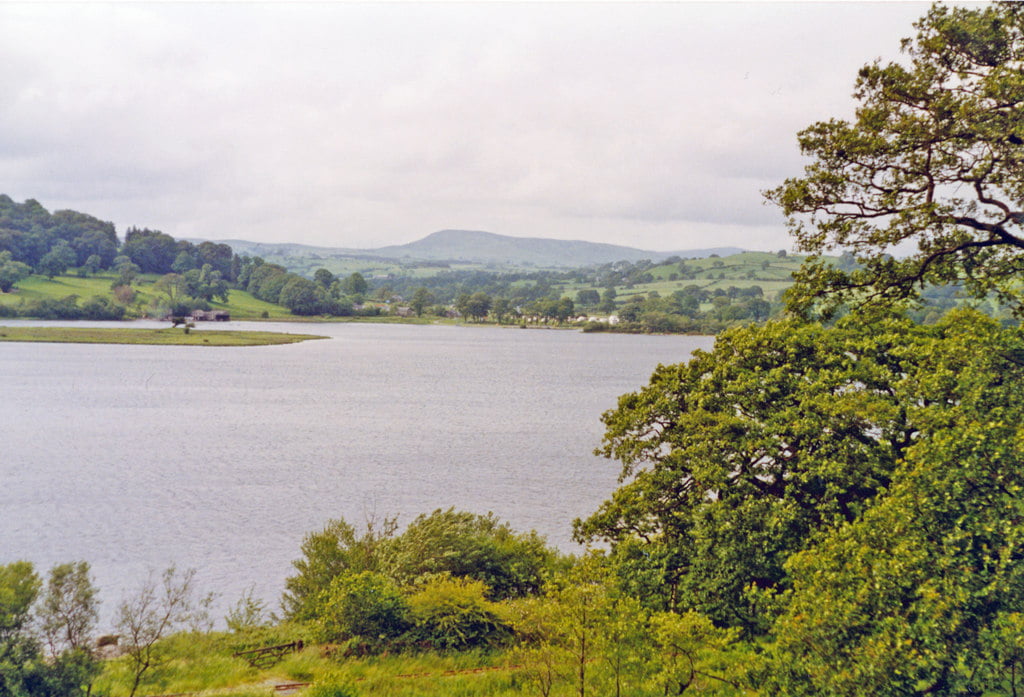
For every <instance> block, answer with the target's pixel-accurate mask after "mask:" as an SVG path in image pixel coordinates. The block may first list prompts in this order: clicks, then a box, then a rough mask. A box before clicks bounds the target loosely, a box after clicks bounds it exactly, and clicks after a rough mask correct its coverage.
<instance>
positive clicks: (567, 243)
mask: <svg viewBox="0 0 1024 697" xmlns="http://www.w3.org/2000/svg"><path fill="white" fill-rule="evenodd" d="M216 241H217V242H222V243H224V244H228V245H230V246H231V247H232V248H233V249H234V250H235V252H236V253H238V254H249V255H257V256H262V255H267V254H270V253H285V252H287V253H289V254H292V255H296V254H298V255H302V254H304V253H306V254H319V255H324V256H339V255H341V256H351V257H373V258H378V259H394V260H405V259H408V260H410V261H450V262H458V261H464V262H473V263H478V264H495V265H502V266H504V265H517V266H519V265H521V266H537V267H576V266H591V265H595V264H608V263H611V262H616V261H630V262H635V261H639V260H640V259H650V260H651V261H660V260H663V259H666V258H668V257H671V256H679V257H683V258H704V257H709V256H711V255H712V254H717V255H718V256H729V255H731V254H738V253H739V252H742V251H743V250H742V249H740V248H739V247H713V248H708V249H690V250H681V251H674V252H656V251H651V250H644V249H637V248H635V247H625V246H621V245H615V244H605V243H600V242H585V241H582V240H555V239H547V238H540V237H510V236H508V235H498V234H495V233H493V232H484V231H481V230H439V231H437V232H434V233H431V234H429V235H427V236H426V237H424V238H423V239H420V240H417V241H415V242H409V243H408V244H401V245H390V246H387V247H378V248H376V249H351V248H341V247H319V246H312V245H301V244H291V243H262V242H250V241H248V240H216ZM261 250H262V251H261Z"/></svg>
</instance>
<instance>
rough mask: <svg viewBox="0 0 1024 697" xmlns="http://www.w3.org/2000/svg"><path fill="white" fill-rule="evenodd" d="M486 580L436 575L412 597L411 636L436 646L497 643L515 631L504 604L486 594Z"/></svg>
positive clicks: (442, 648)
mask: <svg viewBox="0 0 1024 697" xmlns="http://www.w3.org/2000/svg"><path fill="white" fill-rule="evenodd" d="M486 592H487V586H486V585H484V583H483V582H482V581H470V580H467V579H459V578H452V577H451V576H436V577H434V578H431V579H429V580H428V581H427V582H426V584H425V585H424V586H423V587H422V588H421V589H420V590H419V591H417V592H416V593H415V594H413V596H412V597H411V598H410V599H409V607H410V610H411V614H412V619H413V622H414V623H415V627H414V628H413V629H412V630H411V632H410V638H411V639H412V640H414V641H416V642H424V643H427V644H429V645H430V646H431V647H433V648H435V649H441V650H445V649H455V650H462V649H468V648H475V647H481V646H494V645H496V644H500V643H502V642H504V641H505V640H507V639H508V638H509V637H510V636H511V635H512V630H511V627H510V626H509V625H508V623H507V622H505V620H504V619H503V618H502V616H501V612H500V610H501V608H500V606H498V605H496V604H495V603H492V602H490V601H488V600H487V599H486V598H485V597H484V596H485V594H486Z"/></svg>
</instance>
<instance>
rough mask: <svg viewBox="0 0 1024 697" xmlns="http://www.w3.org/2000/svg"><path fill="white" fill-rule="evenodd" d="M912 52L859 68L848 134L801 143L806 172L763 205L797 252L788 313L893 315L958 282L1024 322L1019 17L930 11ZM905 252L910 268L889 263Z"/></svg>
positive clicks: (815, 128) (833, 130) (1009, 7)
mask: <svg viewBox="0 0 1024 697" xmlns="http://www.w3.org/2000/svg"><path fill="white" fill-rule="evenodd" d="M916 27H917V30H918V32H917V36H916V37H915V38H914V39H908V40H905V41H904V43H903V50H904V52H905V53H906V54H907V57H908V59H909V60H908V61H906V62H903V63H890V64H885V65H883V64H881V63H874V64H871V65H867V66H865V67H864V68H862V69H861V71H860V74H859V76H858V78H857V82H856V88H855V89H856V91H855V96H856V98H857V100H858V102H859V106H858V108H857V112H856V117H855V119H854V120H853V121H844V120H839V119H832V120H829V121H825V122H819V123H816V124H814V125H812V126H810V127H809V128H807V129H806V130H804V131H802V132H801V133H800V134H799V140H800V148H801V151H802V152H803V154H804V155H805V156H807V157H808V158H810V159H811V163H810V164H809V165H807V167H806V168H805V175H804V177H802V178H793V179H788V180H786V182H785V183H784V184H783V185H782V186H780V187H778V188H776V189H774V190H772V191H769V192H768V193H767V196H768V197H769V199H771V200H772V201H774V202H775V203H777V204H778V205H779V206H780V207H781V208H782V210H783V212H784V213H785V214H786V215H787V216H788V218H789V221H790V229H791V231H792V233H793V235H794V236H795V238H796V243H797V246H798V248H799V249H801V250H802V251H806V252H811V253H812V254H815V255H821V254H823V253H825V252H828V251H831V250H835V249H841V250H847V251H849V252H852V253H853V255H854V257H855V260H856V262H857V263H858V264H859V266H858V267H857V268H854V269H849V268H842V269H841V268H838V267H835V266H833V265H831V264H828V263H826V262H825V261H824V260H823V259H822V258H821V257H820V256H817V257H816V258H814V259H812V260H811V261H810V262H809V263H808V264H807V265H806V266H805V267H804V269H803V270H802V271H801V272H800V275H799V278H798V281H799V285H798V288H797V291H798V292H797V293H795V294H793V295H792V297H791V302H792V303H793V306H794V307H795V308H797V309H801V310H808V309H810V308H812V307H813V306H815V305H816V304H820V301H821V297H820V294H821V293H826V294H828V296H829V298H828V300H827V302H826V303H825V304H824V306H823V309H824V311H826V312H831V311H833V310H834V309H835V307H836V306H837V305H839V304H841V303H843V302H849V301H852V302H858V303H864V302H866V303H879V302H881V303H888V302H891V301H893V300H898V299H902V298H907V297H912V296H915V295H916V294H917V293H919V292H920V290H921V289H922V288H923V287H924V285H925V284H926V283H931V284H936V285H942V284H947V283H962V284H964V286H965V287H966V288H967V289H968V290H970V291H972V292H973V293H974V294H975V295H976V296H977V297H983V296H984V295H986V294H987V293H989V292H996V293H998V294H999V295H1000V296H1001V297H1002V298H1003V299H1004V300H1006V301H1008V302H1011V303H1013V304H1014V305H1015V307H1017V308H1018V310H1020V309H1021V307H1022V304H1021V296H1020V283H1019V276H1020V270H1021V265H1022V255H1021V252H1022V250H1024V232H1022V224H1024V213H1022V206H1024V147H1022V145H1024V70H1022V69H1021V67H1022V65H1024V9H1022V7H1021V6H1020V5H1018V4H1016V3H1011V2H1002V3H991V4H987V5H979V6H969V7H954V6H950V5H944V4H939V3H936V4H935V5H934V6H933V7H932V8H931V10H929V12H928V13H927V15H926V16H925V17H924V18H922V19H921V20H920V21H919V22H918V23H917V24H916ZM895 245H900V250H901V251H902V253H903V254H904V255H901V256H899V257H894V256H891V255H890V252H891V251H892V248H893V247H894V246H895Z"/></svg>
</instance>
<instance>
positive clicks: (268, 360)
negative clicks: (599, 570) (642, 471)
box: [0, 321, 713, 620]
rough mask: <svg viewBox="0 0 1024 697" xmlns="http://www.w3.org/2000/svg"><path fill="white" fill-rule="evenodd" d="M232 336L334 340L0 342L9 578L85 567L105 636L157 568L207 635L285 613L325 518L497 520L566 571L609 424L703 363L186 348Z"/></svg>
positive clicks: (528, 334)
mask: <svg viewBox="0 0 1024 697" xmlns="http://www.w3.org/2000/svg"><path fill="white" fill-rule="evenodd" d="M5 323H7V324H15V322H11V321H5ZM26 323H27V324H40V325H43V324H54V323H47V322H26ZM137 324H138V326H140V327H144V326H166V325H165V324H155V323H144V322H139V323H137ZM80 325H83V326H84V325H89V326H123V325H116V324H114V325H111V324H109V323H107V324H105V323H101V322H94V323H93V322H90V323H85V322H83V323H80ZM224 328H231V329H266V330H270V331H285V332H287V331H291V332H297V333H313V334H323V335H328V336H329V337H330V339H328V340H319V341H309V342H304V343H300V344H291V345H286V346H264V347H248V348H199V347H166V346H119V345H81V344H17V343H0V390H2V394H3V400H2V403H0V563H7V562H10V561H14V560H18V559H27V560H30V561H32V562H34V563H35V564H36V566H37V569H38V570H39V571H40V572H41V573H43V572H47V571H48V570H49V568H50V567H51V566H52V565H53V564H55V563H59V562H65V561H75V560H79V559H83V560H86V561H88V562H89V563H90V564H91V565H92V568H93V572H94V575H95V577H96V582H97V585H98V587H99V589H100V594H101V597H102V599H103V601H104V605H103V615H104V619H105V620H109V618H110V617H111V616H112V614H113V610H114V607H115V606H116V604H117V603H118V601H119V600H120V598H121V596H122V594H123V593H124V592H126V591H131V590H134V589H135V588H137V587H138V585H139V584H140V583H141V582H142V581H143V580H144V579H145V578H146V575H147V574H148V573H149V572H150V571H151V570H155V571H160V570H162V569H164V568H166V567H167V566H169V565H171V564H176V565H177V566H178V567H179V568H188V567H194V568H196V569H197V570H198V574H197V581H198V583H199V584H200V586H201V589H202V590H203V591H204V592H205V591H212V592H215V593H217V594H218V595H219V600H218V603H217V611H218V614H217V617H218V618H219V617H222V616H223V614H224V609H225V608H227V607H230V606H231V605H233V604H234V603H235V602H236V601H237V600H238V598H239V597H241V595H242V594H243V592H245V591H246V589H248V588H250V587H252V588H253V589H254V592H255V594H256V595H257V596H258V597H261V598H263V599H265V600H266V601H267V602H268V604H269V605H270V607H272V608H273V609H275V610H276V609H277V608H278V602H279V599H280V594H281V591H282V589H283V582H284V579H285V577H287V576H288V575H289V574H290V571H291V561H292V560H293V559H296V558H297V557H298V556H299V554H300V551H299V546H300V544H301V542H302V538H303V536H304V535H305V533H307V532H309V531H311V530H315V529H319V528H321V527H322V526H323V525H324V523H325V522H326V521H327V520H328V519H329V518H332V517H339V516H341V517H344V518H345V519H347V520H348V521H349V522H352V523H353V524H356V525H357V526H359V525H362V524H363V522H364V521H365V520H367V519H371V518H375V519H377V520H380V519H382V518H383V517H385V516H396V515H397V516H398V518H399V523H400V524H404V523H408V522H409V521H411V520H412V519H413V518H415V517H416V516H417V515H418V514H420V513H428V512H430V511H432V510H434V509H436V508H447V507H449V506H454V507H455V508H458V509H464V510H469V511H473V512H477V513H486V512H488V511H493V512H494V513H495V514H496V515H497V516H499V517H500V518H501V519H503V520H506V521H508V522H509V523H510V524H511V525H512V526H513V527H514V528H515V529H517V530H520V531H526V530H529V529H535V530H537V531H538V532H540V533H541V534H543V535H545V536H546V537H547V539H548V541H549V542H550V543H551V544H553V545H555V546H557V547H559V548H561V549H563V550H565V551H578V547H577V546H576V545H575V544H574V543H573V542H572V541H571V522H572V520H573V518H576V517H579V516H586V515H588V514H589V513H591V512H592V511H594V510H595V509H596V507H597V506H598V505H599V504H600V503H601V501H603V500H604V499H605V498H606V497H607V496H608V495H609V494H610V493H611V491H612V490H613V489H614V487H615V485H616V477H617V475H618V466H617V463H615V462H613V461H609V460H605V459H603V458H599V457H596V456H594V455H593V450H594V448H595V447H597V446H598V445H599V444H600V442H601V435H602V433H603V427H602V424H601V422H600V416H601V414H602V412H604V411H606V410H607V409H610V408H613V407H614V406H615V404H616V399H617V397H618V396H619V395H620V394H623V393H625V392H629V391H633V390H636V389H638V388H639V387H641V386H642V385H643V384H645V383H646V382H647V380H648V378H649V377H650V374H651V372H652V371H653V370H654V368H655V367H656V366H657V365H658V363H676V362H679V361H683V360H685V359H686V358H687V357H688V356H689V355H690V353H691V352H692V351H693V350H694V349H696V348H709V347H710V346H711V345H712V343H713V338H711V337H691V336H631V335H614V334H582V333H579V332H574V331H556V330H541V329H536V330H533V329H531V330H520V329H496V328H493V327H453V326H414V325H398V324H285V323H280V324H275V323H245V322H232V323H229V324H228V325H227V326H224V325H219V326H210V327H207V326H206V325H200V327H199V328H198V329H197V331H211V330H219V329H224Z"/></svg>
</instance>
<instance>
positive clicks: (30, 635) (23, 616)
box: [0, 562, 99, 697]
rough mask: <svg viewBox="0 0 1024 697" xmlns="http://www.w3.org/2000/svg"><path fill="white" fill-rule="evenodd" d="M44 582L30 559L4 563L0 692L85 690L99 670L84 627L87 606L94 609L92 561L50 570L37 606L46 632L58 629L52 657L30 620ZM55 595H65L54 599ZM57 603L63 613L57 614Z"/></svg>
mask: <svg viewBox="0 0 1024 697" xmlns="http://www.w3.org/2000/svg"><path fill="white" fill-rule="evenodd" d="M83 573H84V576H83V575H82V574H83ZM69 580H70V581H71V582H70V584H67V582H68V581H69ZM69 586H70V587H69ZM41 587H42V582H41V580H40V578H39V576H38V575H37V574H36V573H35V570H34V569H33V567H32V564H30V563H28V562H14V563H12V564H6V565H0V696H2V697H80V696H83V695H87V694H88V692H89V686H90V685H91V683H92V680H93V679H94V678H95V676H96V675H97V673H98V672H99V663H98V662H97V661H96V659H95V658H94V657H93V656H92V654H91V653H90V652H89V651H88V650H87V648H86V647H85V646H84V643H85V639H86V637H85V633H86V632H87V631H88V629H89V627H90V626H91V622H92V621H94V619H92V620H91V621H90V618H89V617H88V616H89V615H90V613H89V611H88V606H89V605H90V604H91V605H92V606H93V609H95V595H94V592H93V591H92V587H91V582H90V581H89V580H88V565H85V566H84V571H83V567H82V566H81V565H74V564H67V565H60V566H57V567H55V568H54V570H53V572H51V575H50V583H49V586H48V589H47V595H46V596H45V597H44V599H43V607H42V608H40V612H39V614H40V618H41V619H42V620H43V630H44V633H48V632H49V631H51V630H53V631H54V636H53V638H54V643H53V644H51V647H52V649H51V655H50V657H49V658H44V657H43V655H42V652H41V650H40V646H39V642H38V641H37V639H36V637H35V632H34V631H33V629H34V628H33V627H32V625H31V610H32V607H33V604H34V603H36V601H37V599H38V597H39V591H40V589H41ZM71 587H73V588H71ZM68 591H70V592H68ZM56 597H60V598H61V600H58V601H57V602H53V601H54V599H55V598H56ZM55 608H56V609H58V610H59V613H58V614H60V616H61V617H62V618H63V619H56V617H57V614H55V613H54V612H52V610H54V609H55ZM69 610H70V612H69ZM78 610H84V612H79V611H78ZM72 640H73V641H72ZM72 643H73V644H75V645H72Z"/></svg>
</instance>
